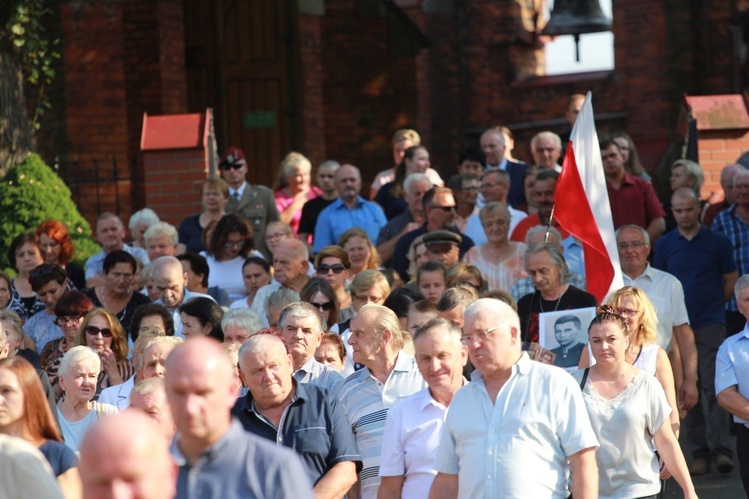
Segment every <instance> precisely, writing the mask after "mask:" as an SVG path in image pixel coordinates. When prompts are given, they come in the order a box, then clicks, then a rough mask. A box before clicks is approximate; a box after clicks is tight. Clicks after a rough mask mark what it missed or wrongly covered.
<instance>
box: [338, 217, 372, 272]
mask: <svg viewBox="0 0 749 499" xmlns="http://www.w3.org/2000/svg"><path fill="white" fill-rule="evenodd" d="M338 246H340V247H341V248H343V249H345V250H346V253H348V259H349V262H350V263H351V268H350V269H349V280H352V279H353V278H354V277H356V275H357V274H358V273H359V272H361V271H362V270H376V269H378V268H379V267H380V255H379V253H377V248H375V246H374V244H372V240H371V239H370V238H369V236H368V235H367V232H366V231H365V230H364V229H362V228H359V227H353V228H351V229H349V230H347V231H346V232H344V233H343V234H341V237H339V238H338Z"/></svg>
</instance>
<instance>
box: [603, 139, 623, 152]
mask: <svg viewBox="0 0 749 499" xmlns="http://www.w3.org/2000/svg"><path fill="white" fill-rule="evenodd" d="M611 146H614V147H616V150H617V151H619V152H621V150H622V149H621V147H619V144H617V143H616V142H615V141H614V137H612V136H611V135H607V136H605V137H603V138H602V139H601V140H600V141H599V142H598V147H599V148H600V149H601V151H605V150H606V149H608V148H609V147H611Z"/></svg>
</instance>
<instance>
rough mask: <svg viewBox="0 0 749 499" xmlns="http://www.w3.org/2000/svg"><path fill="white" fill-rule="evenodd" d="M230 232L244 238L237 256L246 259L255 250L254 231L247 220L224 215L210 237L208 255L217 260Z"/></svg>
mask: <svg viewBox="0 0 749 499" xmlns="http://www.w3.org/2000/svg"><path fill="white" fill-rule="evenodd" d="M232 232H239V234H240V235H241V236H242V237H244V244H243V245H242V249H240V250H239V256H241V257H242V258H247V257H248V256H249V255H250V252H251V251H252V250H253V249H254V248H255V243H254V241H253V239H252V236H253V235H254V231H253V230H252V227H251V226H250V223H249V222H248V221H247V220H245V219H244V218H243V217H241V216H239V215H234V214H231V215H224V216H223V217H221V220H219V221H218V223H217V224H216V228H215V229H214V230H213V234H212V235H211V240H210V242H209V243H208V247H207V250H208V254H209V255H212V256H213V257H214V258H216V259H217V260H218V259H219V257H220V256H221V253H222V250H223V249H224V244H225V243H226V241H227V239H229V234H231V233H232Z"/></svg>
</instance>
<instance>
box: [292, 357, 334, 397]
mask: <svg viewBox="0 0 749 499" xmlns="http://www.w3.org/2000/svg"><path fill="white" fill-rule="evenodd" d="M294 379H295V380H296V382H297V383H308V384H310V385H313V386H319V387H320V388H327V389H328V390H330V393H332V394H333V396H335V397H338V393H339V392H340V391H341V385H343V375H342V374H341V373H339V372H338V371H336V370H335V369H331V368H330V367H328V366H326V365H325V364H323V363H322V362H318V361H317V360H315V358H314V357H311V358H310V359H309V360H308V361H307V362H306V363H305V364H304V365H303V366H302V367H300V368H299V369H297V370H296V371H295V372H294Z"/></svg>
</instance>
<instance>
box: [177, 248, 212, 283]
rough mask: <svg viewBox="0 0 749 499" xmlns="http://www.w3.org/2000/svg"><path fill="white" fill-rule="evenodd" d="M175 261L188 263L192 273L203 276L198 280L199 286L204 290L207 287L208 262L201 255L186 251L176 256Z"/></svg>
mask: <svg viewBox="0 0 749 499" xmlns="http://www.w3.org/2000/svg"><path fill="white" fill-rule="evenodd" d="M177 260H179V261H180V262H189V263H190V268H191V269H192V271H193V272H194V273H195V274H197V275H200V276H203V278H202V279H201V280H200V285H201V286H203V287H206V288H207V287H208V274H209V273H210V269H209V268H208V260H206V259H205V257H204V256H203V255H198V254H197V253H193V252H192V251H188V252H187V253H182V254H181V255H177Z"/></svg>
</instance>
